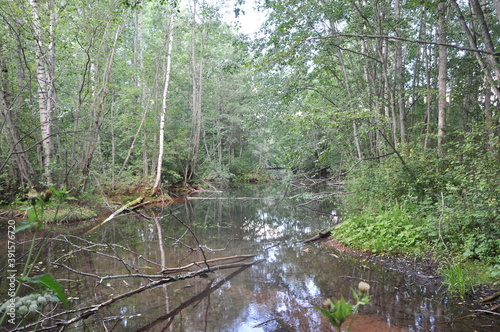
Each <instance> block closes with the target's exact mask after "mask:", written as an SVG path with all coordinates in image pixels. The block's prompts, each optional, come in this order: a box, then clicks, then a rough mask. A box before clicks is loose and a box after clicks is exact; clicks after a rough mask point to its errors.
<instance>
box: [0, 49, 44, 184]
mask: <svg viewBox="0 0 500 332" xmlns="http://www.w3.org/2000/svg"><path fill="white" fill-rule="evenodd" d="M7 74H8V69H7V66H6V64H5V59H4V57H3V45H2V43H1V40H0V114H1V115H2V118H3V119H2V124H5V127H6V129H7V131H6V135H5V136H6V138H7V144H8V145H9V150H10V153H9V155H8V156H7V158H5V160H4V162H3V163H2V164H1V165H0V172H3V169H4V167H5V165H6V164H7V162H8V161H9V159H10V156H12V155H13V156H14V157H15V159H16V162H17V167H18V169H19V173H20V175H21V179H22V180H23V181H26V183H27V184H28V185H29V186H30V187H31V186H33V185H34V183H35V171H34V170H33V166H32V165H31V162H30V161H29V159H28V156H27V155H26V151H25V150H24V147H23V144H22V141H21V139H20V136H19V133H18V132H17V128H16V127H15V125H14V123H15V121H14V119H13V117H12V116H11V113H12V110H13V105H12V103H11V101H10V100H9V99H10V98H9V96H10V94H9V85H8V77H7Z"/></svg>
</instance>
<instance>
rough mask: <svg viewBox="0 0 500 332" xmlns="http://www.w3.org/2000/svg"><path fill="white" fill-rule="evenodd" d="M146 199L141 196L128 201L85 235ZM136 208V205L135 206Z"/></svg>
mask: <svg viewBox="0 0 500 332" xmlns="http://www.w3.org/2000/svg"><path fill="white" fill-rule="evenodd" d="M143 199H144V197H142V196H141V197H139V198H137V199H134V200H133V201H131V202H128V203H127V204H125V205H123V206H122V207H121V208H119V209H118V210H116V211H115V212H113V213H112V214H111V215H110V216H109V217H107V218H106V219H105V220H104V221H103V222H101V223H100V224H99V225H97V226H95V227H92V228H91V229H90V230H88V231H86V232H85V234H83V235H87V234H89V233H91V232H93V231H95V230H96V229H98V228H99V227H101V226H102V225H104V224H105V223H107V222H108V221H110V220H111V219H113V218H115V217H116V216H118V215H119V214H120V213H122V212H123V211H125V210H130V209H131V207H132V206H133V205H135V204H139V203H141V202H142V200H143ZM134 208H135V207H134Z"/></svg>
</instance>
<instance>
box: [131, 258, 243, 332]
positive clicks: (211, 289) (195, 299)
mask: <svg viewBox="0 0 500 332" xmlns="http://www.w3.org/2000/svg"><path fill="white" fill-rule="evenodd" d="M246 268H248V266H243V267H241V268H239V269H238V270H236V271H234V272H233V273H231V274H230V275H228V276H227V277H226V278H223V279H222V280H221V281H219V282H218V283H217V284H215V285H214V286H212V285H211V284H208V285H207V287H205V289H204V290H203V291H201V292H200V293H198V294H197V295H195V296H193V297H192V298H190V299H189V300H187V301H185V302H183V303H181V304H180V305H179V306H178V307H177V308H175V309H174V310H172V311H170V312H169V313H167V314H165V315H163V316H161V317H158V318H157V319H156V320H154V321H153V322H151V323H149V324H147V325H145V326H143V327H141V328H139V329H137V330H136V331H135V332H141V331H149V330H150V329H151V328H152V327H154V326H156V325H158V324H160V323H161V322H163V321H165V320H167V319H169V318H173V317H175V316H176V315H178V314H179V313H180V312H181V311H182V310H183V309H184V308H186V307H188V306H189V305H191V304H193V303H196V302H199V301H200V300H202V299H203V298H205V297H207V296H208V295H210V294H211V293H213V292H214V291H216V290H217V289H219V288H220V287H221V286H222V285H224V284H225V283H226V282H228V281H229V280H231V279H232V278H234V277H235V276H237V275H238V274H240V273H241V272H242V271H243V270H245V269H246Z"/></svg>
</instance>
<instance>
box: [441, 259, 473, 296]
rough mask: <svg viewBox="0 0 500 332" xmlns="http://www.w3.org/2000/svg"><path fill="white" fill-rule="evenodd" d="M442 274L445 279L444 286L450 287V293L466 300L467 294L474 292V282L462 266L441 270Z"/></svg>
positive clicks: (452, 266)
mask: <svg viewBox="0 0 500 332" xmlns="http://www.w3.org/2000/svg"><path fill="white" fill-rule="evenodd" d="M441 273H442V274H443V277H444V280H443V284H444V285H446V286H448V292H450V293H452V294H457V295H458V296H460V298H464V296H465V294H467V293H468V292H469V291H473V287H472V285H473V284H474V282H473V280H471V278H470V277H468V276H467V275H466V274H465V273H464V270H463V268H462V266H461V265H460V264H450V265H448V266H447V267H445V268H443V269H441Z"/></svg>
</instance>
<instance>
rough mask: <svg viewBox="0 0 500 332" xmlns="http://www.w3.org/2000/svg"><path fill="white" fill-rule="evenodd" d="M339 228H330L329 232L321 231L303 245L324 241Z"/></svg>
mask: <svg viewBox="0 0 500 332" xmlns="http://www.w3.org/2000/svg"><path fill="white" fill-rule="evenodd" d="M335 227H337V225H335V226H332V227H330V228H328V229H327V230H324V231H321V232H319V233H318V234H316V235H314V236H313V237H310V238H308V239H307V240H304V241H302V243H310V242H314V241H317V240H319V239H324V238H327V237H329V236H330V232H331V231H332V230H333V229H334V228H335Z"/></svg>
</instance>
